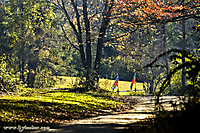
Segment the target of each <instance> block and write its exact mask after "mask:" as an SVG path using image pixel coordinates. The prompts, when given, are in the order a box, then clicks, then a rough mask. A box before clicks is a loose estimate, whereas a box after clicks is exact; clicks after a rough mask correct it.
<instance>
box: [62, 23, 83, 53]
mask: <svg viewBox="0 0 200 133" xmlns="http://www.w3.org/2000/svg"><path fill="white" fill-rule="evenodd" d="M61 27H62V31H63V33H64V37H65V38H66V39H67V41H68V42H69V44H70V45H72V46H73V47H74V48H75V49H76V50H78V51H80V49H79V48H77V47H76V46H75V45H74V44H73V43H72V42H71V41H70V40H69V38H68V37H67V34H66V32H65V30H64V27H63V26H62V25H61Z"/></svg>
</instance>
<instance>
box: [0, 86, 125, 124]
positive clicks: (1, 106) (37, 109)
mask: <svg viewBox="0 0 200 133" xmlns="http://www.w3.org/2000/svg"><path fill="white" fill-rule="evenodd" d="M121 104H122V103H120V102H115V101H111V100H107V99H103V98H98V97H94V96H92V95H89V94H81V93H71V92H67V90H47V89H23V91H22V92H21V93H20V94H19V95H10V96H8V95H7V96H0V124H1V126H2V125H5V124H9V123H10V124H11V125H12V124H13V123H47V124H55V123H60V122H66V121H69V120H72V119H80V118H87V117H91V116H95V115H97V114H100V112H101V111H102V110H106V109H114V108H118V107H120V105H121Z"/></svg>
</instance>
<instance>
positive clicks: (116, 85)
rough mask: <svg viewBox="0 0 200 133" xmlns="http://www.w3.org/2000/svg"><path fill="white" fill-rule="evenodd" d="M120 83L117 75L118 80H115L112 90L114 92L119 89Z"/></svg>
mask: <svg viewBox="0 0 200 133" xmlns="http://www.w3.org/2000/svg"><path fill="white" fill-rule="evenodd" d="M118 81H119V76H118V74H117V78H116V79H115V82H114V83H113V85H112V87H111V89H112V90H114V89H116V88H117V87H118Z"/></svg>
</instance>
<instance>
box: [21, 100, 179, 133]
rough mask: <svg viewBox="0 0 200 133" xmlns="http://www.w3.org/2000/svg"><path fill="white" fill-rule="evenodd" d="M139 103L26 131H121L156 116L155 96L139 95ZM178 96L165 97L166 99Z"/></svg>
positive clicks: (79, 132)
mask: <svg viewBox="0 0 200 133" xmlns="http://www.w3.org/2000/svg"><path fill="white" fill-rule="evenodd" d="M137 98H138V99H139V101H140V102H139V103H138V104H137V105H136V106H135V108H134V109H132V110H128V111H125V112H115V113H113V114H109V115H103V116H99V117H94V118H88V119H82V120H74V121H71V122H69V123H63V124H62V125H58V126H55V127H52V129H49V130H48V131H34V132H33V131H32V132H30V131H29V132H25V133H120V132H122V131H124V129H126V128H127V127H128V126H129V125H130V124H131V123H135V122H140V121H141V120H144V119H145V118H150V117H154V116H155V114H154V106H155V104H154V100H153V99H155V97H137ZM175 99H177V98H176V97H164V102H165V101H170V100H175Z"/></svg>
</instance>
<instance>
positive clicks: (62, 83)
mask: <svg viewBox="0 0 200 133" xmlns="http://www.w3.org/2000/svg"><path fill="white" fill-rule="evenodd" d="M54 78H55V79H57V83H56V86H55V88H72V85H73V84H74V83H75V82H79V79H78V78H76V77H66V76H57V77H56V76H55V77H54ZM114 82H115V80H110V79H100V80H99V86H100V88H102V89H104V90H106V91H112V89H111V87H112V85H113V83H114ZM130 85H131V81H119V91H127V92H119V94H120V95H135V94H134V93H133V92H129V90H130ZM133 90H135V84H134V85H133ZM114 91H115V92H116V91H117V90H114ZM142 93H144V91H143V83H140V82H136V95H140V94H142Z"/></svg>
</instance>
